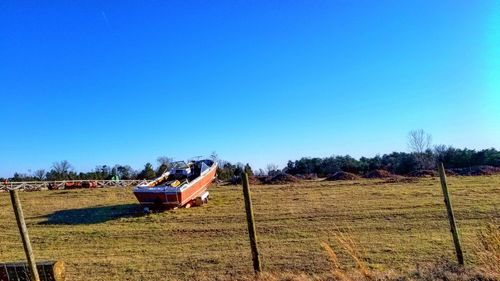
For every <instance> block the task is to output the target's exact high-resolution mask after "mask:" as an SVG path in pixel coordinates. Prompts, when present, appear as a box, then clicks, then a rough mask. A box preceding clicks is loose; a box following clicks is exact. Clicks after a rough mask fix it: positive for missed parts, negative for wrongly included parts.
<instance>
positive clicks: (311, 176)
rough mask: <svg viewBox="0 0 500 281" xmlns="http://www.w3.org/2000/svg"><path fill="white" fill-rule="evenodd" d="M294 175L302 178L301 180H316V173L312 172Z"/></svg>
mask: <svg viewBox="0 0 500 281" xmlns="http://www.w3.org/2000/svg"><path fill="white" fill-rule="evenodd" d="M295 177H297V178H299V179H302V180H317V179H318V175H317V174H315V173H312V174H297V175H295Z"/></svg>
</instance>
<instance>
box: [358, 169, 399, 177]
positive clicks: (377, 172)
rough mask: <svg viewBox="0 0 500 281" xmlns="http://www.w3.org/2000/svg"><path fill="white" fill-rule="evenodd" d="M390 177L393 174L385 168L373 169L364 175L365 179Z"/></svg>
mask: <svg viewBox="0 0 500 281" xmlns="http://www.w3.org/2000/svg"><path fill="white" fill-rule="evenodd" d="M392 177H394V175H393V174H391V173H389V172H388V171H386V170H373V171H371V172H369V173H368V174H366V175H365V178H367V179H386V178H392Z"/></svg>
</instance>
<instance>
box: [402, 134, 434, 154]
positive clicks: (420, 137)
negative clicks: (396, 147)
mask: <svg viewBox="0 0 500 281" xmlns="http://www.w3.org/2000/svg"><path fill="white" fill-rule="evenodd" d="M431 143H432V136H431V135H430V134H428V133H426V132H425V131H424V130H422V129H418V130H411V131H410V132H409V133H408V149H409V150H410V151H411V152H414V153H418V154H421V153H424V152H425V151H426V150H427V149H430V148H431Z"/></svg>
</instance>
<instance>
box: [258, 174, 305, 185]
mask: <svg viewBox="0 0 500 281" xmlns="http://www.w3.org/2000/svg"><path fill="white" fill-rule="evenodd" d="M298 181H300V179H299V178H297V177H294V176H292V175H289V174H285V173H281V174H277V175H275V176H273V177H270V178H267V179H266V181H265V184H287V183H292V182H298Z"/></svg>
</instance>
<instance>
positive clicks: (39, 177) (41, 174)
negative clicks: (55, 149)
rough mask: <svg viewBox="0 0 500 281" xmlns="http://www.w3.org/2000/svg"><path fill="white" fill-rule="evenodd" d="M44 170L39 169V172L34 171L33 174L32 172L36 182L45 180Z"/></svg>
mask: <svg viewBox="0 0 500 281" xmlns="http://www.w3.org/2000/svg"><path fill="white" fill-rule="evenodd" d="M45 174H46V173H45V170H44V169H40V170H36V171H35V172H33V177H35V178H36V179H37V180H40V181H42V180H44V179H45Z"/></svg>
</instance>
